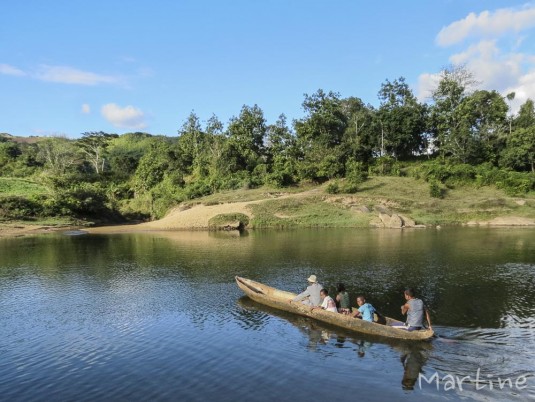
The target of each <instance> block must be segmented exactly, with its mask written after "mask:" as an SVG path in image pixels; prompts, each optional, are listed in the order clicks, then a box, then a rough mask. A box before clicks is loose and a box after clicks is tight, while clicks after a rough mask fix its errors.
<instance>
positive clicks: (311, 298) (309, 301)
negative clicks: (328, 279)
mask: <svg viewBox="0 0 535 402" xmlns="http://www.w3.org/2000/svg"><path fill="white" fill-rule="evenodd" d="M307 280H308V287H307V288H306V289H305V291H304V292H302V293H300V294H298V295H297V296H295V297H294V298H293V299H290V300H289V302H290V303H292V302H298V301H301V300H302V303H303V304H306V305H307V306H319V305H321V295H320V292H321V289H323V286H321V285H320V284H319V283H318V279H317V278H316V275H310V276H309V277H308V279H307Z"/></svg>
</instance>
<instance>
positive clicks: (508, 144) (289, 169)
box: [0, 68, 535, 219]
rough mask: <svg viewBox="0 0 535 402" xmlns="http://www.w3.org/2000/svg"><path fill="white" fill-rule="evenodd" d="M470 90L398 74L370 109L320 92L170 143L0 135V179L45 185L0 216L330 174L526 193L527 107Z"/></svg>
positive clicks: (530, 151) (138, 209) (532, 109)
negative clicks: (422, 90)
mask: <svg viewBox="0 0 535 402" xmlns="http://www.w3.org/2000/svg"><path fill="white" fill-rule="evenodd" d="M473 87H474V80H473V79H472V76H471V74H470V73H469V72H468V71H467V70H466V69H464V68H449V69H445V70H444V71H443V72H442V74H441V78H440V80H439V82H438V84H437V87H436V88H435V89H434V91H433V92H432V97H431V102H430V103H429V104H426V103H420V102H419V101H418V100H417V98H416V97H415V96H414V94H413V93H412V91H411V90H410V88H409V86H408V85H407V84H406V82H405V80H404V78H402V77H401V78H398V79H395V80H394V81H389V80H386V81H385V82H384V83H383V84H382V85H381V89H380V91H379V93H378V97H379V100H380V106H379V107H378V108H374V107H373V106H371V105H369V104H365V103H364V102H363V101H362V100H361V99H359V98H356V97H349V98H341V97H340V95H339V94H337V93H333V92H328V93H326V92H324V91H323V90H318V91H317V92H316V93H314V94H312V95H305V97H304V101H303V104H302V106H303V110H304V117H303V118H301V119H298V120H294V121H293V122H291V123H289V122H288V121H287V119H286V117H285V115H284V114H282V115H281V116H280V117H279V118H278V120H277V121H276V122H275V123H273V124H269V123H268V122H267V121H266V119H265V118H264V114H263V111H262V109H261V108H260V107H259V106H257V105H254V106H243V107H242V109H241V111H240V112H239V114H238V116H237V117H233V118H231V119H230V121H229V122H228V123H227V124H226V125H224V124H223V123H222V122H221V121H220V120H219V119H218V118H217V117H216V116H212V117H211V118H210V119H208V120H207V121H205V122H203V121H201V120H200V119H199V117H198V116H197V115H196V114H195V113H193V112H192V113H191V114H190V116H189V117H188V119H187V120H186V121H185V122H184V123H183V125H182V127H180V129H179V130H178V135H177V136H176V137H167V136H154V135H151V134H147V133H139V132H137V133H128V134H123V135H121V136H118V135H116V134H110V133H104V132H86V133H83V134H82V136H81V138H80V139H76V140H74V139H68V138H63V137H47V138H37V139H35V141H17V138H15V137H11V136H9V135H1V134H0V176H3V177H17V178H27V179H31V180H32V181H33V182H37V183H40V184H41V185H43V186H44V187H45V188H46V189H47V192H46V193H43V194H37V195H28V196H27V197H24V196H22V197H21V196H17V197H15V196H10V195H9V194H4V195H2V194H0V217H2V216H3V217H4V218H13V217H20V216H33V215H47V216H51V215H64V216H65V215H66V216H75V217H93V218H101V219H113V218H117V219H119V218H120V217H138V218H147V217H159V216H161V215H163V214H164V213H165V211H166V210H167V209H168V208H169V207H170V206H172V205H175V204H177V203H179V202H181V201H185V200H189V199H194V198H197V197H200V196H204V195H208V194H211V193H214V192H217V191H220V190H225V189H236V188H251V187H257V186H262V185H270V186H275V187H285V186H292V185H296V184H299V183H301V182H305V181H306V182H317V183H322V182H325V181H327V180H331V179H339V180H337V181H333V182H332V183H331V185H330V186H329V187H328V191H330V192H332V193H336V192H342V193H351V192H355V191H358V185H359V184H360V183H361V182H362V181H364V180H366V178H367V176H368V174H383V175H412V176H415V177H419V178H422V179H425V180H427V181H429V182H430V191H431V193H432V194H433V195H434V196H436V197H440V194H441V191H440V189H441V186H443V185H446V184H450V185H451V184H452V183H455V184H474V185H496V186H498V187H501V188H503V189H505V190H506V191H507V192H509V193H511V194H521V193H526V192H528V191H532V190H533V189H534V188H535V187H534V186H535V179H534V177H535V106H534V102H533V101H532V100H527V101H526V102H525V103H524V104H523V105H522V106H521V107H520V110H519V112H518V113H516V114H514V115H511V114H510V113H508V112H509V111H510V102H511V101H512V100H513V99H514V96H515V94H514V93H511V94H508V95H507V96H506V97H502V96H501V95H500V94H499V93H498V92H497V91H487V90H474V89H473ZM19 140H20V138H19ZM2 211H3V212H2ZM15 211H18V212H17V213H15ZM2 214H3V215H2Z"/></svg>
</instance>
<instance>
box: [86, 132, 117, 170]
mask: <svg viewBox="0 0 535 402" xmlns="http://www.w3.org/2000/svg"><path fill="white" fill-rule="evenodd" d="M117 137H118V135H117V134H107V133H104V132H102V131H99V132H86V133H83V134H82V138H80V139H79V140H78V141H76V145H77V146H78V147H80V149H81V150H82V152H83V153H84V154H85V155H86V157H87V160H88V161H89V163H90V164H91V166H93V169H95V172H96V173H97V174H101V173H102V172H104V167H105V162H106V160H105V151H106V148H107V147H108V145H109V144H110V141H111V140H112V139H113V138H117Z"/></svg>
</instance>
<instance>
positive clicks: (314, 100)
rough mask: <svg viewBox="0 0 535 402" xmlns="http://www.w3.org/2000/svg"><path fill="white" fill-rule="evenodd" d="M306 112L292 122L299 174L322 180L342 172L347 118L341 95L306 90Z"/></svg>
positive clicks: (304, 107)
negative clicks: (297, 148)
mask: <svg viewBox="0 0 535 402" xmlns="http://www.w3.org/2000/svg"><path fill="white" fill-rule="evenodd" d="M303 109H304V110H305V113H306V116H305V118H303V119H301V120H297V121H295V122H294V126H295V130H296V133H297V142H298V146H299V148H300V150H301V152H302V158H301V160H300V163H299V170H300V175H301V178H303V179H308V180H314V181H324V180H327V179H331V178H333V177H338V176H342V175H343V174H344V165H345V158H344V156H345V152H344V150H343V145H342V141H343V138H344V133H345V131H346V129H347V125H348V120H347V116H346V114H345V113H344V110H343V103H342V101H341V100H340V95H339V94H337V93H334V92H329V93H327V94H326V93H325V92H324V91H323V90H321V89H319V90H318V91H317V92H316V93H314V94H312V95H310V96H309V95H307V94H305V100H304V101H303Z"/></svg>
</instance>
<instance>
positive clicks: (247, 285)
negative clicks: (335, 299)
mask: <svg viewBox="0 0 535 402" xmlns="http://www.w3.org/2000/svg"><path fill="white" fill-rule="evenodd" d="M235 279H236V284H237V285H238V287H239V288H240V289H241V290H242V291H243V292H244V293H245V294H246V295H247V296H248V297H250V298H251V299H253V300H254V301H256V302H258V303H261V304H264V305H267V306H270V307H273V308H276V309H279V310H284V311H288V312H290V313H294V314H299V315H303V316H306V317H310V318H313V319H315V320H318V321H322V322H325V323H328V324H331V325H335V326H337V327H341V328H344V329H347V330H350V331H355V332H360V333H365V334H370V335H378V336H384V337H387V338H394V339H405V340H416V341H422V340H427V339H430V338H432V337H433V335H434V332H433V331H431V330H421V331H410V332H409V331H406V330H403V329H396V328H393V327H392V326H391V325H392V324H400V325H401V324H402V322H400V321H397V320H394V319H392V318H389V317H386V325H381V324H376V323H374V322H368V321H364V320H361V319H358V318H353V317H351V316H348V315H343V314H338V313H333V312H330V311H325V310H322V309H314V310H312V309H311V308H310V307H309V306H306V305H304V304H302V303H299V302H293V303H290V302H289V301H290V300H291V299H293V298H294V297H295V296H297V295H296V294H295V293H292V292H286V291H283V290H279V289H276V288H273V287H271V286H267V285H264V284H262V283H260V282H256V281H253V280H251V279H246V278H241V277H239V276H236V278H235Z"/></svg>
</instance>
